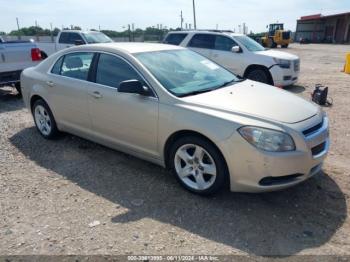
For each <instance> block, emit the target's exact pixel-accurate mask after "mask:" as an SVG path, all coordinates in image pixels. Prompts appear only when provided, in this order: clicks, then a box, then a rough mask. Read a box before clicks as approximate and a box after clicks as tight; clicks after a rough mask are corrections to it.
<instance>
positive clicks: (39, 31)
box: [0, 26, 180, 37]
mask: <svg viewBox="0 0 350 262" xmlns="http://www.w3.org/2000/svg"><path fill="white" fill-rule="evenodd" d="M63 29H64V30H71V29H72V30H81V27H79V26H74V27H72V28H63ZM175 30H180V28H176V29H172V28H170V29H159V28H156V27H147V28H146V29H140V28H137V29H135V30H133V31H132V30H129V29H127V30H123V31H115V30H101V32H102V33H104V34H105V35H107V36H109V37H130V36H132V37H140V36H143V35H164V34H165V33H167V32H168V31H175ZM60 31H61V29H59V28H57V27H55V28H54V29H53V30H52V31H51V30H50V29H44V28H42V27H40V26H30V27H22V28H21V29H19V30H12V31H11V32H10V33H9V35H12V36H51V35H53V36H57V35H58V33H59V32H60ZM91 31H98V30H96V29H91ZM1 34H5V32H0V35H1Z"/></svg>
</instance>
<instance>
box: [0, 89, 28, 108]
mask: <svg viewBox="0 0 350 262" xmlns="http://www.w3.org/2000/svg"><path fill="white" fill-rule="evenodd" d="M13 90H14V89H13V88H11V87H0V113H3V112H8V111H15V110H19V109H21V108H23V107H24V103H23V100H22V97H21V96H20V95H19V94H18V93H17V91H13Z"/></svg>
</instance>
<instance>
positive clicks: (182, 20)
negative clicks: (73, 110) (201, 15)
mask: <svg viewBox="0 0 350 262" xmlns="http://www.w3.org/2000/svg"><path fill="white" fill-rule="evenodd" d="M180 19H181V27H180V28H181V31H182V24H183V22H184V18H183V16H182V10H181V14H180Z"/></svg>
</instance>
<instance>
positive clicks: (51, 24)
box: [50, 23, 54, 43]
mask: <svg viewBox="0 0 350 262" xmlns="http://www.w3.org/2000/svg"><path fill="white" fill-rule="evenodd" d="M50 28H51V32H50V33H51V42H52V43H53V42H54V41H53V31H52V23H50Z"/></svg>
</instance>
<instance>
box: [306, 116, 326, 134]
mask: <svg viewBox="0 0 350 262" xmlns="http://www.w3.org/2000/svg"><path fill="white" fill-rule="evenodd" d="M322 126H323V120H322V122H321V123H318V124H317V125H315V126H313V127H311V128H309V129H306V130H304V131H303V134H304V136H308V135H310V134H312V133H314V132H316V131H317V130H319V129H320V128H321V127H322Z"/></svg>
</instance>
